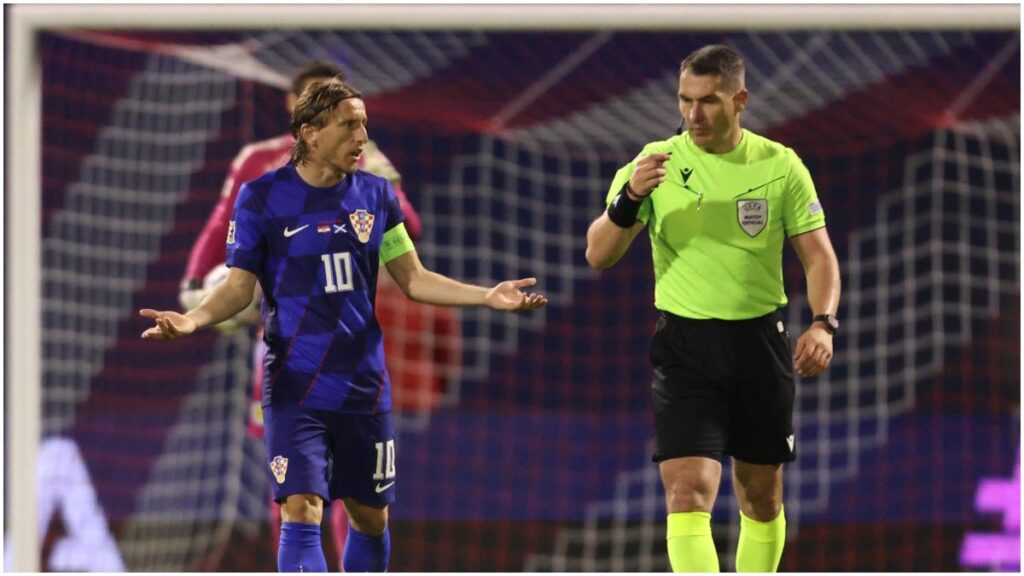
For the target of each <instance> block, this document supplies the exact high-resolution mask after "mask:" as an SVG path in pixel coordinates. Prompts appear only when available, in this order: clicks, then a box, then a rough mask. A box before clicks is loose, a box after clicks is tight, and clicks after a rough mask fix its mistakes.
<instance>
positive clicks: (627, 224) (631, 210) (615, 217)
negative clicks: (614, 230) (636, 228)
mask: <svg viewBox="0 0 1024 576" xmlns="http://www.w3.org/2000/svg"><path fill="white" fill-rule="evenodd" d="M627 188H629V182H627V183H626V185H625V186H623V187H622V190H619V193H618V195H616V196H615V199H614V200H612V203H611V204H610V205H609V206H608V219H609V220H611V221H612V223H613V224H615V225H616V226H618V227H619V228H632V227H633V224H636V215H637V214H639V213H640V206H641V205H643V203H644V201H643V200H640V201H637V200H633V199H632V198H630V197H629V194H627V193H626V189H627Z"/></svg>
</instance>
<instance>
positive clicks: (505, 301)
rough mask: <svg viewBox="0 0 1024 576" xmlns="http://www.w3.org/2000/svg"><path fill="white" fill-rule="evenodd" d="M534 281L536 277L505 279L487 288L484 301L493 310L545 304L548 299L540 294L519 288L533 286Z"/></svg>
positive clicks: (517, 308) (518, 310) (514, 309)
mask: <svg viewBox="0 0 1024 576" xmlns="http://www.w3.org/2000/svg"><path fill="white" fill-rule="evenodd" d="M536 283H537V279H536V278H523V279H522V280H506V281H504V282H502V283H500V284H498V285H497V286H495V287H494V288H491V289H490V290H488V291H487V296H486V298H485V300H484V301H485V302H486V303H487V305H488V306H490V307H491V308H494V309H495V310H508V311H510V312H520V311H523V310H535V309H537V308H540V307H541V306H544V305H545V304H547V303H548V299H547V298H545V297H544V296H542V295H540V294H532V293H530V294H528V293H526V292H523V291H522V290H521V289H522V288H527V287H529V286H533V285H534V284H536Z"/></svg>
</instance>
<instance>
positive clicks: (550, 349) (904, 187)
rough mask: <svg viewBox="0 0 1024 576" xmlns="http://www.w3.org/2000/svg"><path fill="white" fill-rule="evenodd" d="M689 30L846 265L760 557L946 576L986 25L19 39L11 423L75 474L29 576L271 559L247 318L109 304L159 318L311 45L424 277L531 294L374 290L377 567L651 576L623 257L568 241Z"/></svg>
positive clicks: (1006, 444)
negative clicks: (32, 171) (30, 402)
mask: <svg viewBox="0 0 1024 576" xmlns="http://www.w3.org/2000/svg"><path fill="white" fill-rule="evenodd" d="M712 42H721V43H725V44H728V45H731V46H733V47H734V48H736V49H737V50H739V51H740V52H741V54H742V55H743V56H744V57H745V60H746V65H747V83H748V88H749V89H750V92H751V98H750V102H751V104H750V106H749V107H748V109H747V110H746V112H745V113H744V116H743V125H744V127H746V128H749V129H751V130H754V131H756V132H758V133H761V134H764V135H766V136H768V137H770V138H773V139H776V140H778V141H781V142H783V143H785V144H786V145H788V146H791V147H793V148H794V149H795V150H796V151H797V153H798V154H800V156H801V157H802V158H803V159H804V161H805V163H806V164H807V165H808V167H809V169H810V171H811V174H812V175H813V177H814V179H815V183H816V185H817V188H818V191H819V195H820V197H821V200H822V204H823V206H824V208H825V211H826V215H827V217H828V224H829V234H830V236H831V238H832V241H833V243H834V245H835V247H836V250H837V252H838V253H839V257H840V262H841V268H842V275H843V301H842V306H841V310H840V316H841V319H842V331H841V333H840V335H839V336H838V337H837V338H836V354H835V362H834V364H833V366H832V368H831V369H830V370H829V371H828V372H826V374H824V375H823V376H821V377H818V378H813V379H807V380H802V381H799V382H798V384H797V390H798V392H797V411H796V416H795V425H796V427H797V434H796V437H797V440H796V441H797V446H798V453H799V458H798V460H797V461H796V462H794V463H793V464H792V465H789V466H787V468H786V494H785V504H786V511H787V519H788V522H789V526H790V531H789V538H790V540H789V544H788V547H787V552H786V554H785V556H784V559H783V566H782V568H783V569H787V570H798V571H818V570H829V571H831V570H863V571H867V570H872V571H873V570H943V571H947V570H957V569H958V567H959V564H958V562H959V560H958V556H957V551H958V550H959V547H960V545H961V543H962V542H963V541H964V538H965V535H966V534H967V533H968V532H969V531H972V530H982V529H984V528H985V527H987V526H990V525H991V526H995V525H996V524H997V522H993V521H992V517H991V516H990V515H988V514H987V513H985V512H983V511H980V510H975V509H974V506H973V502H974V498H975V490H976V489H977V488H978V484H979V481H980V480H981V478H982V477H1005V478H1010V477H1012V476H1013V467H1014V466H1015V464H1014V463H1015V462H1016V461H1017V454H1019V446H1018V444H1017V440H1016V439H1017V438H1018V437H1019V435H1018V431H1019V416H1018V415H1019V398H1020V393H1019V376H1020V374H1019V365H1018V362H1019V347H1020V335H1019V314H1020V311H1019V304H1018V302H1019V295H1020V286H1019V273H1020V267H1019V255H1020V236H1019V232H1020V173H1019V172H1020V171H1019V168H1020V146H1019V142H1020V116H1019V100H1020V82H1019V72H1018V71H1019V62H1020V51H1019V41H1018V32H1017V31H1012V32H1004V31H985V30H971V29H963V30H949V29H943V30H940V29H936V30H924V29H920V27H915V29H913V30H863V31H844V30H826V29H806V30H778V31H739V30H732V31H731V30H727V29H726V30H721V31H716V32H710V31H692V32H679V31H663V30H657V29H649V30H643V29H640V30H631V31H615V30H590V31H586V30H576V31H553V30H552V31H539V30H538V31H529V32H514V31H490V30H402V31H387V30H373V29H365V30H336V31H329V30H312V29H289V30H263V31H251V30H241V29H239V30H229V29H222V30H218V31H191V32H180V31H153V30H142V29H140V30H124V29H121V30H98V29H84V28H73V27H72V28H66V29H60V30H50V31H45V32H43V33H42V34H41V35H40V37H39V43H38V50H39V56H40V65H41V72H42V118H41V122H42V144H43V146H42V158H41V164H42V167H43V171H42V175H41V179H42V180H41V185H42V198H41V202H42V208H43V214H42V216H43V223H42V224H43V236H42V261H41V262H40V266H41V267H42V277H43V293H42V306H43V317H42V324H41V326H42V342H43V359H42V367H43V368H42V373H43V380H42V384H43V386H42V399H43V404H42V405H43V411H42V418H43V420H42V432H43V443H44V445H47V446H58V447H59V448H61V449H60V450H56V451H53V452H49V453H51V454H58V455H64V456H60V457H57V458H49V459H47V460H46V461H45V462H44V461H43V459H42V458H41V459H40V463H39V466H40V470H41V472H40V478H56V480H54V481H53V485H55V486H61V487H65V488H68V487H72V486H73V487H76V490H74V491H73V490H71V489H70V488H68V489H65V488H59V489H57V490H50V489H49V488H48V487H47V486H41V487H40V492H41V493H42V499H43V500H45V501H47V502H49V503H50V505H49V507H45V506H44V507H41V510H42V511H43V512H44V515H45V516H46V517H43V518H40V524H41V526H40V532H41V534H42V557H41V560H42V567H43V568H44V569H49V570H90V569H95V570H118V569H120V568H118V566H119V565H118V564H117V562H122V563H123V568H124V569H127V570H130V571H192V570H221V571H234V570H267V569H273V567H274V561H275V560H274V559H275V557H276V543H275V542H273V541H272V538H271V536H270V528H269V517H268V510H267V498H268V495H269V492H268V490H269V486H268V481H267V474H266V471H265V467H266V464H265V461H264V457H263V446H262V442H261V441H260V440H258V439H256V438H253V437H251V436H250V435H249V434H248V433H247V428H246V427H247V418H248V414H249V410H250V405H249V387H250V382H251V364H252V363H251V349H252V345H253V334H252V333H250V332H247V331H240V332H236V333H233V334H220V333H216V332H207V333H203V334H201V335H197V336H196V337H193V338H191V339H186V340H184V341H181V342H178V343H170V344H165V345H154V344H152V343H148V342H142V341H141V340H139V339H138V334H139V332H140V331H141V330H142V329H143V328H144V323H143V322H141V321H140V320H139V319H137V318H136V316H135V314H136V311H137V309H138V308H141V307H152V308H157V309H167V308H174V307H176V306H177V289H178V281H179V280H180V278H181V276H182V274H183V273H184V269H185V264H186V260H187V257H188V251H189V248H190V246H191V244H192V241H193V240H194V239H195V237H196V236H197V235H198V233H199V232H200V230H201V229H202V226H203V223H204V222H205V220H206V218H207V216H208V214H209V212H210V210H211V209H212V207H213V205H214V204H215V203H216V200H217V198H218V195H219V193H220V188H221V184H222V182H223V178H224V176H225V174H226V172H227V169H228V167H229V164H230V162H231V159H232V158H233V157H234V155H235V154H236V153H237V152H238V150H239V149H240V148H241V147H242V146H244V145H245V144H247V143H250V142H253V141H256V140H261V139H266V138H270V137H273V136H277V135H279V134H282V133H283V132H285V129H286V125H287V117H286V112H285V109H284V90H285V89H286V87H287V86H288V80H289V76H290V75H291V74H292V72H294V70H295V69H296V68H298V67H299V66H301V65H302V64H304V63H306V62H307V61H309V60H311V59H315V58H320V59H331V60H334V61H336V62H338V63H339V64H340V65H341V66H342V67H343V68H344V70H345V73H346V75H347V77H348V79H349V80H350V81H351V82H352V83H353V84H354V85H356V86H357V87H359V88H360V90H361V91H362V92H363V93H364V95H365V100H366V103H367V109H368V113H369V117H370V122H369V131H370V137H371V138H372V139H373V140H375V141H376V143H377V144H378V145H379V146H380V148H381V150H383V151H384V152H385V154H387V156H388V157H389V158H390V159H391V161H392V162H393V163H394V164H395V166H396V167H397V169H398V170H399V172H400V173H401V175H402V183H403V187H404V189H405V191H406V192H407V194H408V196H409V200H410V202H411V203H412V205H413V206H414V207H415V210H416V211H417V212H418V214H419V215H420V217H421V219H422V221H423V232H422V236H421V237H420V238H419V239H418V240H417V241H416V246H417V250H418V251H419V254H420V257H421V259H422V260H423V261H424V263H425V264H426V265H427V267H428V268H431V269H433V270H436V271H438V272H441V273H444V274H447V275H449V276H452V277H454V278H457V279H460V280H463V281H468V282H474V283H481V284H485V285H488V284H493V283H494V282H496V281H498V280H502V279H508V278H519V277H528V276H535V277H537V278H538V280H539V285H538V291H540V292H542V293H544V294H546V295H547V296H548V297H549V298H550V300H551V304H550V305H549V307H548V308H546V309H543V310H540V311H537V312H533V313H529V314H502V313H496V312H492V311H488V310H484V309H460V310H457V311H445V312H435V311H432V310H431V309H425V308H423V307H418V306H414V305H412V304H409V303H406V302H405V301H404V300H403V299H402V298H401V297H400V296H397V295H396V294H394V293H393V292H394V291H395V289H394V287H393V286H390V287H389V286H387V285H385V286H383V287H382V288H381V290H382V291H385V292H386V291H388V290H391V291H392V293H391V294H388V295H385V296H384V298H383V304H382V306H381V309H380V310H379V311H378V314H379V317H380V318H381V322H382V324H384V329H385V338H386V339H387V340H388V342H389V354H390V357H389V359H388V366H389V371H390V373H391V374H392V377H393V378H394V379H395V380H396V381H395V384H394V386H395V396H396V407H397V408H396V418H397V428H398V429H397V434H398V440H397V444H398V463H397V470H398V480H399V482H400V484H399V492H398V500H397V502H396V503H395V505H394V506H393V507H392V510H391V526H392V528H391V530H392V538H393V542H394V544H393V553H392V562H391V568H392V569H393V570H413V571H433V570H446V571H455V570H502V571H508V570H524V569H525V570H530V571H548V570H554V571H634V570H642V571H661V570H665V569H667V568H668V563H667V555H666V553H665V545H664V537H665V511H664V493H663V490H662V488H661V486H660V480H659V477H658V473H657V467H656V466H655V465H654V464H653V463H651V462H650V454H651V438H652V434H653V421H652V417H651V414H650V408H649V382H650V377H651V369H650V366H649V361H648V359H647V352H648V344H649V339H650V335H651V332H652V329H653V322H654V320H655V319H656V311H655V310H654V309H653V305H652V300H653V299H652V295H653V274H652V267H651V261H650V248H649V244H648V242H647V239H646V235H642V236H641V237H640V238H639V239H638V241H637V242H636V243H635V244H634V246H633V247H632V248H631V250H630V252H629V253H628V254H627V255H626V257H625V258H624V259H623V261H622V262H620V263H619V264H618V265H617V266H616V267H615V268H613V269H611V270H608V271H605V272H600V273H598V272H596V271H593V270H591V269H590V268H589V267H588V266H587V264H586V261H585V259H584V257H583V254H584V249H585V245H586V240H585V238H586V230H587V227H588V225H589V223H590V222H591V221H592V219H593V218H594V217H596V216H597V215H598V214H600V211H601V210H602V208H603V201H604V196H605V193H606V191H607V187H608V184H609V183H610V181H611V177H612V175H613V174H614V172H615V170H616V169H617V168H618V167H619V166H621V165H622V164H624V163H626V162H628V161H629V160H630V159H632V158H633V157H634V156H635V154H636V153H637V152H638V151H639V150H640V148H641V147H642V146H643V145H644V144H645V143H646V142H649V141H652V140H659V139H664V138H667V137H669V136H671V135H672V134H673V133H674V132H675V129H676V127H677V126H678V124H679V117H678V111H677V110H676V103H675V101H676V97H675V93H676V83H677V80H678V65H679V61H680V60H681V58H682V57H683V56H685V55H686V54H688V53H689V52H690V51H692V50H693V49H695V48H697V47H699V46H701V45H703V44H707V43H712ZM9 217H10V216H9ZM13 217H16V215H14V216H13ZM786 252H787V253H786V256H785V258H786V268H785V274H786V285H787V290H788V293H789V295H790V306H789V307H788V309H787V314H788V318H789V331H790V333H791V334H793V336H794V338H795V337H796V335H798V334H799V333H800V332H801V327H802V326H805V325H806V324H807V322H808V321H809V310H808V307H807V303H806V302H807V301H806V295H805V292H806V288H805V283H804V280H803V274H802V270H801V268H800V264H799V261H798V260H797V259H796V257H795V255H794V254H793V253H792V251H791V250H789V249H788V248H787V249H786ZM10 336H11V334H10V333H8V337H10ZM9 385H10V383H9ZM65 441H70V442H71V443H72V445H73V446H74V447H76V448H75V449H65V448H67V444H59V443H61V442H65ZM48 442H49V443H50V444H47V443H48ZM55 442H56V443H58V444H53V443H55ZM69 455H70V456H69ZM726 464H728V463H727V462H726ZM44 470H45V471H46V474H48V475H44V474H43V472H42V471H44ZM1016 477H1017V478H1018V480H1017V481H1018V482H1019V473H1018V474H1017V476H1016ZM727 478H728V467H726V471H725V472H724V473H723V486H722V491H721V494H720V496H719V499H718V501H717V504H716V507H715V511H714V513H713V518H714V522H713V526H714V530H715V539H716V543H717V547H718V551H719V554H720V556H721V560H722V566H723V569H732V568H733V562H734V559H733V556H734V552H735V545H736V538H737V534H738V523H739V522H738V520H739V515H738V512H737V510H736V505H735V502H734V498H733V496H732V492H731V487H730V486H729V482H728V480H727ZM76 511H78V512H77V513H76ZM1018 523H1019V520H1018ZM8 530H10V526H8ZM993 530H994V529H993ZM1017 538H1018V540H1019V526H1018V528H1017ZM325 541H326V540H325ZM865 550H872V552H870V553H868V552H864V551H865ZM328 551H329V553H332V552H336V551H333V547H332V546H331V545H328ZM58 552H60V554H58ZM8 557H9V555H8ZM328 563H329V565H331V566H332V567H335V566H336V565H337V564H336V558H335V559H334V560H332V559H331V558H330V556H329V559H328ZM1018 563H1019V558H1018Z"/></svg>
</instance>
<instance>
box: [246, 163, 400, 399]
mask: <svg viewBox="0 0 1024 576" xmlns="http://www.w3.org/2000/svg"><path fill="white" fill-rule="evenodd" d="M403 221H404V216H403V214H402V210H401V207H400V205H399V202H398V200H397V198H396V196H395V193H394V191H393V190H392V188H391V184H390V183H389V182H388V181H387V180H385V179H384V178H379V177H377V176H374V175H372V174H370V173H368V172H363V171H356V172H355V173H353V174H350V175H348V176H346V177H345V178H344V179H343V180H342V181H341V182H340V183H339V184H337V185H335V186H332V187H330V188H317V187H315V186H311V185H310V184H308V183H306V182H305V181H304V180H302V178H300V177H299V174H298V172H296V170H295V166H294V164H292V163H288V164H287V165H285V166H283V167H281V168H279V169H277V170H274V171H272V172H268V173H266V174H264V175H263V176H261V177H260V178H257V179H256V180H252V181H249V182H247V183H245V184H244V185H243V186H242V188H241V189H240V190H239V193H238V198H237V200H236V202H235V210H234V215H233V217H232V220H231V222H230V224H229V226H228V238H227V264H228V266H238V267H239V268H243V269H245V270H248V271H250V272H252V273H253V274H255V275H256V276H257V277H258V278H259V282H260V285H261V286H262V288H263V294H264V304H263V323H264V340H265V341H266V344H267V347H268V352H267V355H266V357H265V359H264V376H263V404H264V405H265V406H267V405H275V404H278V403H279V402H298V403H299V404H301V405H302V406H305V407H307V408H311V409H317V410H329V411H334V412H345V413H360V414H370V413H385V412H388V411H390V410H391V383H390V378H389V377H388V373H387V369H386V368H385V366H384V343H383V337H382V334H381V330H380V325H379V324H378V323H377V318H376V316H375V314H374V301H375V298H376V288H377V271H378V267H379V263H380V258H381V251H382V244H383V245H384V251H385V262H386V261H387V260H389V259H393V258H395V257H397V256H398V255H400V253H396V251H395V249H394V246H395V245H396V244H398V243H401V244H402V245H403V246H406V247H407V248H406V249H404V250H403V251H401V253H404V252H407V251H408V250H411V249H412V243H411V241H410V240H408V234H407V233H405V226H404V224H402V222H403ZM389 245H390V246H391V249H390V250H389V249H388V246H389Z"/></svg>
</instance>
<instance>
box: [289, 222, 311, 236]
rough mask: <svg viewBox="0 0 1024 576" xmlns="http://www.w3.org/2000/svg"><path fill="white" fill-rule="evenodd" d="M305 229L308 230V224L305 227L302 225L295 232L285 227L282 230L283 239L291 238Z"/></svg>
mask: <svg viewBox="0 0 1024 576" xmlns="http://www.w3.org/2000/svg"><path fill="white" fill-rule="evenodd" d="M306 228H309V224H306V225H303V226H299V227H298V228H296V229H295V230H290V229H289V228H288V227H287V226H285V228H284V237H285V238H291V237H292V236H295V235H296V234H298V233H299V232H302V231H303V230H305V229H306Z"/></svg>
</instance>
